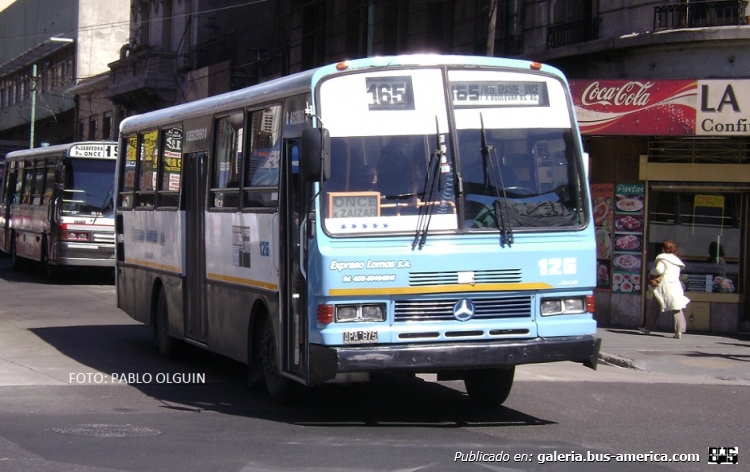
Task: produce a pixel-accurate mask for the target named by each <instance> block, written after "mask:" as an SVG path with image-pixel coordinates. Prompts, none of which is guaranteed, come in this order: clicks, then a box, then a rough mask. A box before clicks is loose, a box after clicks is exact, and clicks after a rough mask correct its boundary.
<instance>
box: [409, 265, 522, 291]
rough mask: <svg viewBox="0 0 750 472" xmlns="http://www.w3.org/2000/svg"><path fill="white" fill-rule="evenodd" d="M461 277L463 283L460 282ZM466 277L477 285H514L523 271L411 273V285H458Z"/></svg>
mask: <svg viewBox="0 0 750 472" xmlns="http://www.w3.org/2000/svg"><path fill="white" fill-rule="evenodd" d="M459 276H461V279H462V281H459ZM466 277H468V278H470V279H471V280H472V281H473V283H475V284H503V283H504V284H512V283H520V282H521V269H494V270H475V271H464V272H461V271H447V272H438V271H435V272H410V273H409V285H410V286H412V287H418V286H425V285H458V284H459V283H465V282H463V279H465V278H466Z"/></svg>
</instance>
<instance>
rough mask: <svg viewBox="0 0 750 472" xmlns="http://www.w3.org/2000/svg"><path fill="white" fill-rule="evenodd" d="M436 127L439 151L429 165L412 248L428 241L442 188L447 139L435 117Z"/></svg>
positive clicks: (420, 246)
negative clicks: (441, 168) (433, 214)
mask: <svg viewBox="0 0 750 472" xmlns="http://www.w3.org/2000/svg"><path fill="white" fill-rule="evenodd" d="M435 126H436V128H437V134H436V135H435V137H436V142H437V149H435V151H433V152H432V154H430V162H429V163H428V164H427V175H425V179H424V187H422V192H421V195H422V197H423V201H422V206H421V207H420V208H419V217H418V218H417V230H416V233H415V234H414V241H412V243H411V248H412V250H414V248H416V247H419V249H422V248H423V247H424V245H425V242H426V241H427V232H428V231H429V229H430V220H431V219H432V213H433V211H434V206H435V204H434V196H435V194H436V193H437V192H438V188H441V185H440V184H441V179H440V175H441V172H440V165H441V163H442V159H443V156H445V137H444V136H441V135H440V125H439V123H438V119H437V117H435Z"/></svg>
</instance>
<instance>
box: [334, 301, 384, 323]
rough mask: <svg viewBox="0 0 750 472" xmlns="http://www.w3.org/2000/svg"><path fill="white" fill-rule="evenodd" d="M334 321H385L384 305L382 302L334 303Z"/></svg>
mask: <svg viewBox="0 0 750 472" xmlns="http://www.w3.org/2000/svg"><path fill="white" fill-rule="evenodd" d="M336 321H337V322H339V323H349V322H356V321H385V305H383V304H382V303H372V304H361V305H360V304H357V305H336Z"/></svg>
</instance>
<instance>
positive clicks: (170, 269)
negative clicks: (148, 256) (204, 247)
mask: <svg viewBox="0 0 750 472" xmlns="http://www.w3.org/2000/svg"><path fill="white" fill-rule="evenodd" d="M125 263H126V264H133V265H141V266H146V267H150V268H152V269H159V270H166V271H167V272H174V273H176V274H179V273H180V268H179V267H176V266H171V265H167V264H159V263H158V262H151V261H142V260H140V259H125Z"/></svg>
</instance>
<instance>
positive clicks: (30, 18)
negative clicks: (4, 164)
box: [0, 0, 129, 147]
mask: <svg viewBox="0 0 750 472" xmlns="http://www.w3.org/2000/svg"><path fill="white" fill-rule="evenodd" d="M128 8H129V2H128V0H111V1H108V2H104V3H102V2H98V1H96V0H17V1H16V2H14V3H13V4H11V5H10V6H8V8H6V9H5V10H3V11H2V12H0V31H2V33H1V34H2V36H3V41H0V139H5V140H15V141H26V142H29V146H31V147H36V146H39V145H41V144H44V143H48V144H57V143H65V142H70V141H72V140H73V139H74V135H75V130H76V111H75V109H76V103H75V100H74V94H72V93H70V92H68V89H69V88H70V87H73V86H75V85H76V84H78V83H79V82H80V81H83V80H86V79H88V78H90V77H93V76H95V75H97V74H100V73H102V72H104V71H107V70H108V66H107V64H108V63H109V62H111V61H112V60H113V59H114V58H116V57H117V50H118V48H119V46H120V45H122V44H123V42H125V41H126V40H127V37H128Z"/></svg>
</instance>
